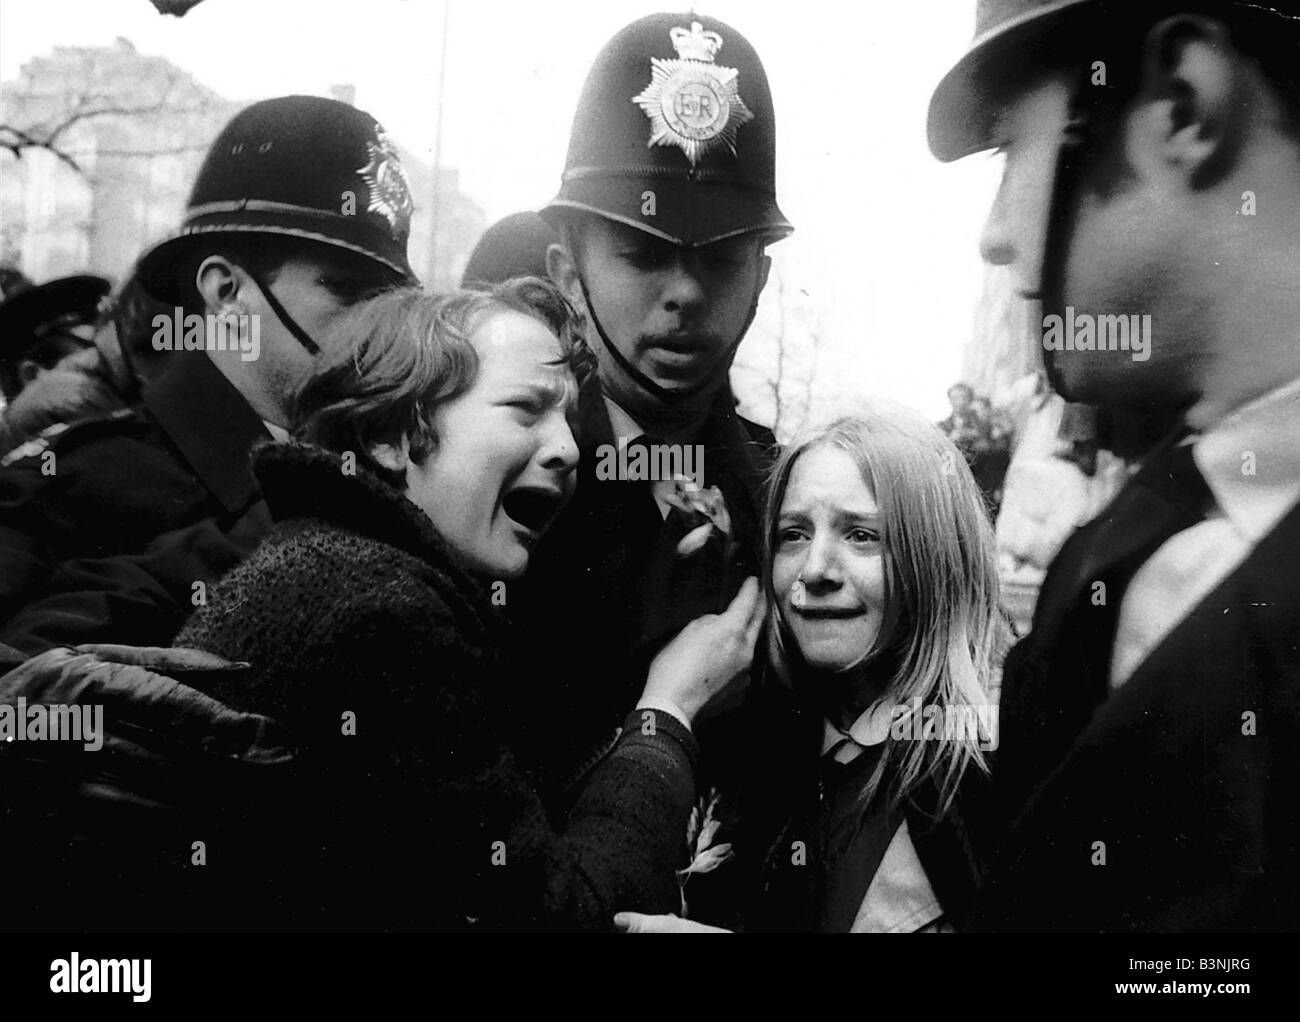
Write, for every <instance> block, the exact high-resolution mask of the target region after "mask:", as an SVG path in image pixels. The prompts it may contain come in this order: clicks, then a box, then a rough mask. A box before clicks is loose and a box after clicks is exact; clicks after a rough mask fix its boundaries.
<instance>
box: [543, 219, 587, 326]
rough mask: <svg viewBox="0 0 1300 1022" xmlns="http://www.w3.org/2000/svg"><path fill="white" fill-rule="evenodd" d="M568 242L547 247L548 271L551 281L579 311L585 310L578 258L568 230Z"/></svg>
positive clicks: (585, 304)
mask: <svg viewBox="0 0 1300 1022" xmlns="http://www.w3.org/2000/svg"><path fill="white" fill-rule="evenodd" d="M565 237H566V243H564V244H561V243H556V244H553V245H550V246H549V247H548V248H547V249H546V273H547V276H549V277H550V278H551V283H552V284H554V285H555V286H556V287H558V288H559V289H560V292H561V293H562V294H563V295H564V297H565V298H567V299H568V300H569V304H570V305H572V306H573V307H574V308H575V309H577V310H578V311H579V312H585V311H586V309H587V303H586V302H585V301H583V297H582V283H581V280H580V278H579V276H578V259H577V255H576V253H575V252H574V251H573V249H572V247H571V244H572V238H573V235H572V234H570V233H567V232H566V235H565Z"/></svg>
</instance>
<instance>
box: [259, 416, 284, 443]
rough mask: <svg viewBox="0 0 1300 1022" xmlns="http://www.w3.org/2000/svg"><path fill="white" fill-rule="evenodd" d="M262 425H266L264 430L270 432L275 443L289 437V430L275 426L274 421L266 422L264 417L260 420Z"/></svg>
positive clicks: (282, 441)
mask: <svg viewBox="0 0 1300 1022" xmlns="http://www.w3.org/2000/svg"><path fill="white" fill-rule="evenodd" d="M262 425H263V426H265V427H266V431H267V432H268V433H270V434H271V436H272V438H274V440H275V441H276V442H277V443H281V444H282V443H284V442H285V441H286V440H288V439H289V431H288V430H287V429H285V428H284V427H283V426H277V425H276V424H275V423H274V422H268V421H267V420H266V419H263V420H262Z"/></svg>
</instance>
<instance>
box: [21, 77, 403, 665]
mask: <svg viewBox="0 0 1300 1022" xmlns="http://www.w3.org/2000/svg"><path fill="white" fill-rule="evenodd" d="M411 209H412V206H411V198H410V192H409V189H408V187H407V184H406V180H405V177H404V175H403V172H402V169H401V165H400V162H399V160H398V157H397V153H396V150H395V149H394V147H393V144H392V142H391V141H390V140H389V139H388V137H387V135H386V134H385V132H384V130H383V128H382V127H381V126H380V125H379V124H378V123H377V122H376V121H375V120H374V118H372V117H371V116H370V115H368V114H366V113H364V112H363V111H361V110H357V109H355V108H353V107H351V106H348V105H347V104H344V103H340V102H337V101H334V100H328V99H321V98H317V97H311V96H288V97H283V98H279V99H272V100H267V101H264V102H260V103H255V104H253V105H252V106H250V107H248V108H247V109H245V110H243V111H242V112H240V113H239V114H237V115H236V116H235V117H234V118H233V119H232V120H231V122H230V123H229V124H228V125H227V126H226V128H225V129H224V130H223V131H222V132H221V133H220V135H219V136H218V137H217V139H216V141H215V142H214V143H213V145H212V148H211V150H210V151H209V153H208V155H207V157H206V159H205V161H204V163H203V166H202V167H201V169H200V171H199V174H198V178H197V180H196V182H195V185H194V190H193V192H192V194H191V196H190V201H189V206H188V210H187V214H186V218H185V222H184V224H183V226H182V228H181V230H180V232H179V233H178V234H177V235H176V236H175V237H173V238H169V239H167V240H165V241H164V242H162V243H161V244H159V245H157V246H156V247H154V248H153V249H151V250H150V251H148V252H147V253H145V255H144V256H143V258H142V259H141V261H140V263H139V266H138V268H137V274H138V278H139V280H140V282H141V284H143V286H144V287H145V288H147V289H148V290H149V291H150V292H151V293H152V294H153V295H155V296H156V297H157V298H158V299H160V300H162V301H164V302H166V303H168V305H169V306H170V307H171V312H172V315H171V316H170V317H167V316H163V317H159V318H157V319H155V321H154V327H155V333H154V337H153V339H152V340H153V347H154V348H155V349H158V350H157V352H156V361H157V365H156V366H155V367H154V371H153V372H152V373H151V376H150V379H149V381H148V384H147V386H146V388H145V390H144V394H143V400H142V405H141V406H140V407H138V408H133V409H131V410H129V411H124V412H121V413H118V414H116V415H113V416H111V417H109V418H107V419H104V420H102V421H98V422H95V423H91V424H87V425H83V426H79V427H77V428H75V429H72V430H69V431H68V432H67V433H65V434H63V435H62V436H60V437H58V438H57V440H55V441H54V442H52V443H50V444H49V446H48V449H46V450H43V451H39V452H33V453H32V454H31V456H29V457H28V458H26V459H24V460H23V461H21V462H19V463H17V464H15V465H13V466H11V467H10V468H8V469H6V470H4V471H3V473H0V620H4V619H10V618H13V616H14V615H15V614H16V613H17V612H18V611H19V610H20V609H21V608H23V607H24V605H26V604H31V603H32V601H33V599H34V598H35V597H37V596H38V595H39V594H40V593H41V592H42V590H43V589H45V590H47V591H48V592H49V595H50V597H51V599H53V600H54V601H55V602H54V604H53V605H49V606H46V605H45V604H44V603H39V602H38V603H34V604H32V605H31V606H29V607H28V608H27V610H26V611H25V613H24V615H23V617H22V620H21V621H19V622H13V621H11V622H10V625H9V628H8V630H7V631H6V637H5V640H4V641H6V642H8V643H10V644H11V645H13V646H16V647H18V648H19V649H24V650H25V651H28V652H35V651H37V650H39V649H42V648H44V647H46V646H48V645H50V644H53V643H58V642H63V641H68V640H69V639H72V640H81V641H84V640H86V639H89V638H105V637H107V638H112V639H114V640H115V641H134V642H154V643H161V642H166V641H167V640H168V639H169V638H170V634H171V631H170V630H171V629H174V628H175V627H176V626H177V625H179V623H180V621H181V620H183V614H184V612H185V611H187V610H189V609H192V606H191V600H192V599H193V598H194V597H195V594H197V593H199V592H201V587H199V586H197V585H196V584H197V583H206V582H210V581H212V580H213V579H214V578H215V577H216V576H217V575H219V574H220V573H222V572H223V571H224V570H226V569H228V568H229V567H230V566H231V565H232V564H233V563H235V562H236V561H237V560H238V559H239V557H241V556H242V555H243V554H244V553H246V552H247V550H248V549H250V548H251V546H252V545H253V544H254V543H255V542H256V540H257V539H258V538H260V535H261V532H262V530H263V529H264V528H265V527H266V526H267V525H269V521H268V520H267V519H266V515H265V509H264V506H263V505H262V504H261V501H260V497H259V495H258V492H257V489H256V484H255V483H254V481H253V477H252V475H251V473H250V471H249V467H248V455H249V451H250V449H251V447H252V446H253V444H254V443H255V442H256V441H258V440H259V439H264V438H268V437H271V436H281V435H283V434H284V430H285V429H286V427H287V426H288V414H289V413H288V408H287V404H288V398H289V395H290V394H291V392H292V390H293V388H294V387H295V386H296V384H297V383H298V382H299V381H301V380H302V379H304V378H305V376H306V375H307V374H308V373H309V372H310V370H311V368H312V365H313V364H314V361H315V357H316V354H317V353H318V352H319V350H320V349H319V343H320V338H321V337H322V335H323V333H324V330H325V327H326V326H327V325H328V324H329V323H330V322H331V321H332V320H333V319H334V318H335V317H337V316H338V315H339V314H340V313H341V312H342V311H343V310H344V309H346V308H347V307H348V306H349V305H351V304H352V303H354V302H355V301H357V300H358V299H359V298H362V297H363V296H365V295H367V294H370V293H373V292H375V291H376V290H378V289H380V288H383V287H385V286H389V285H393V284H397V283H399V282H406V281H410V280H412V279H413V277H414V275H413V273H412V271H411V268H410V266H409V264H408V262H407V257H406V245H407V238H408V233H409V226H410V215H411ZM199 522H214V523H215V526H216V531H215V533H205V535H208V536H209V538H211V537H212V536H215V537H216V542H215V543H214V544H208V545H205V544H202V543H199V542H196V540H195V538H194V537H193V536H188V537H187V536H184V535H182V536H181V539H180V541H179V542H177V543H176V544H174V545H173V546H172V547H171V548H170V550H165V551H163V553H162V554H161V555H159V556H157V557H156V558H155V562H154V564H153V566H152V568H151V569H150V570H148V571H144V572H141V571H140V570H139V567H138V565H135V566H128V567H129V570H124V569H122V568H121V566H119V565H116V564H115V562H107V563H104V562H102V561H100V560H99V559H103V558H116V557H119V556H121V555H138V554H140V553H141V552H142V551H144V550H145V549H146V547H148V546H149V545H150V543H151V542H152V541H154V540H155V539H156V538H157V537H159V536H160V535H162V534H164V533H172V532H174V531H176V530H182V529H185V528H186V527H190V526H194V525H195V523H199ZM237 524H238V526H239V531H238V532H232V531H231V530H234V529H235V527H236V525H237ZM223 537H224V538H226V539H230V542H228V543H223V542H222V538H223ZM87 559H90V561H91V563H90V564H89V565H88V564H87V563H86V562H87ZM69 564H71V565H73V566H74V567H73V568H69V567H68V565H69ZM105 593H110V594H112V595H111V598H112V599H117V598H119V597H120V606H122V607H129V608H131V612H132V613H131V615H130V616H129V617H130V624H131V627H130V628H127V627H126V624H127V622H126V621H125V620H124V621H121V622H120V624H121V625H122V630H121V631H119V630H117V625H116V624H115V621H114V614H113V612H112V611H111V609H110V608H109V606H108V605H106V604H105V603H104V601H105V599H110V597H107V596H105ZM160 604H161V605H164V606H167V607H168V612H167V613H164V612H162V611H161V610H159V611H158V613H156V614H155V613H153V612H152V611H151V608H154V607H158V606H159V605H160ZM100 633H102V634H100Z"/></svg>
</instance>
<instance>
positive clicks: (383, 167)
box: [357, 124, 415, 237]
mask: <svg viewBox="0 0 1300 1022" xmlns="http://www.w3.org/2000/svg"><path fill="white" fill-rule="evenodd" d="M366 151H367V155H368V156H369V157H370V162H369V163H367V164H366V165H365V166H364V167H358V168H357V173H358V174H360V175H361V177H362V179H363V180H364V181H365V182H366V186H367V187H368V188H369V189H370V202H369V204H368V205H367V206H366V211H367V212H369V213H378V214H379V215H380V216H382V217H383V218H384V219H385V220H387V221H388V225H389V227H390V229H391V230H392V232H393V237H397V236H398V234H399V233H400V231H401V230H404V229H405V228H406V227H407V226H408V225H409V223H410V220H411V212H412V210H413V209H414V205H415V204H414V203H413V202H412V201H411V187H410V185H409V184H407V181H406V172H405V171H404V170H403V169H402V161H401V159H400V158H399V157H398V154H397V146H395V145H394V144H393V142H392V139H390V138H389V137H388V133H387V132H385V131H384V129H383V128H381V127H379V125H377V124H376V125H375V139H374V141H371V142H367V143H366Z"/></svg>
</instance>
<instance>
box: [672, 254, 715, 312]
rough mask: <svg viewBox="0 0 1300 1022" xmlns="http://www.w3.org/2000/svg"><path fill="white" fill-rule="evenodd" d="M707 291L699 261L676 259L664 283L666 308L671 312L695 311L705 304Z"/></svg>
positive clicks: (683, 258)
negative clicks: (702, 279)
mask: <svg viewBox="0 0 1300 1022" xmlns="http://www.w3.org/2000/svg"><path fill="white" fill-rule="evenodd" d="M704 299H705V291H704V284H703V283H702V281H701V274H700V268H699V266H698V261H697V260H694V259H691V258H689V257H679V258H677V259H674V260H673V261H672V263H671V264H670V265H669V267H668V270H667V279H666V280H665V282H664V289H663V302H664V308H666V309H668V310H669V311H670V312H680V311H683V310H687V309H695V308H698V307H699V306H701V305H703V304H704Z"/></svg>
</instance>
